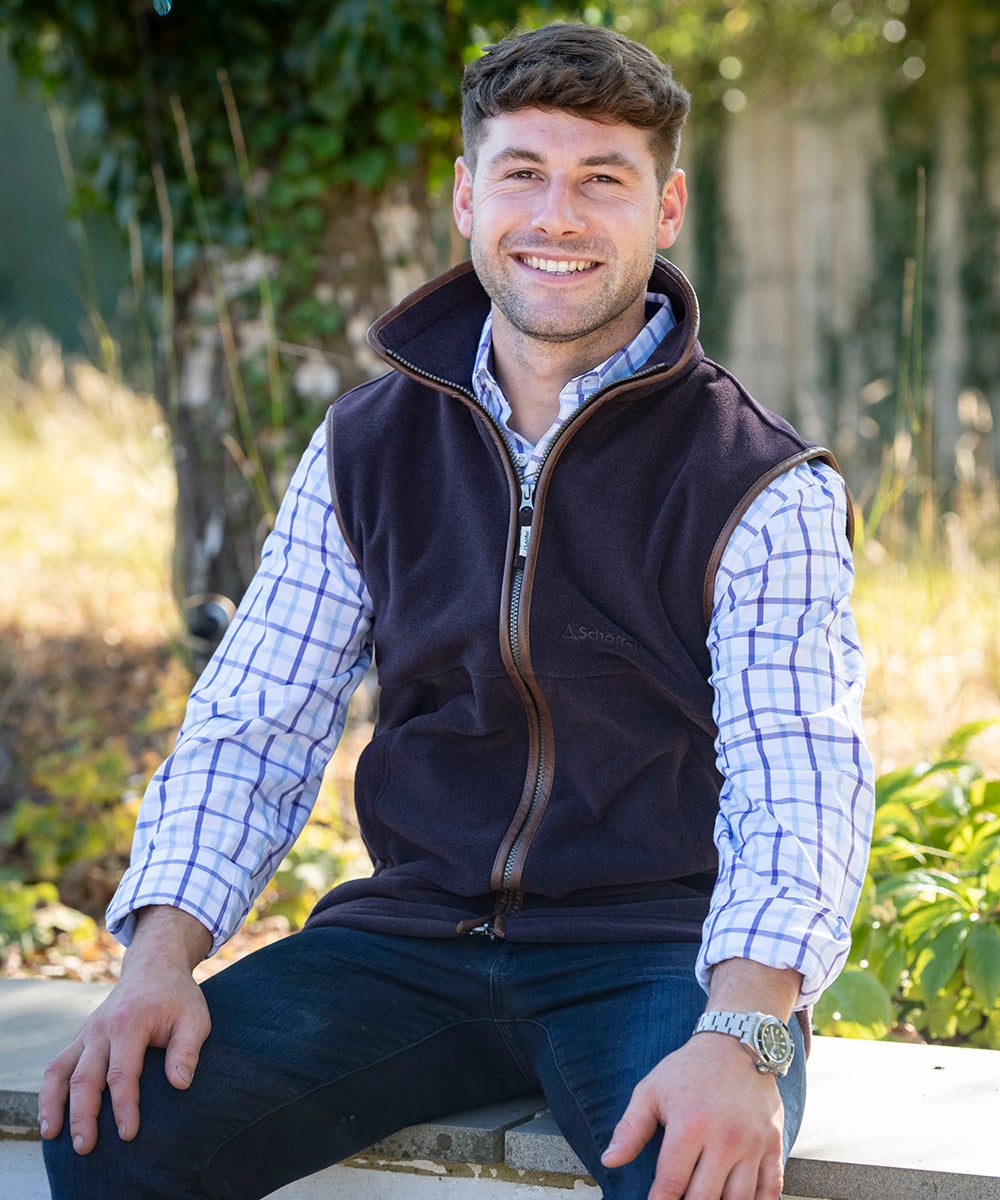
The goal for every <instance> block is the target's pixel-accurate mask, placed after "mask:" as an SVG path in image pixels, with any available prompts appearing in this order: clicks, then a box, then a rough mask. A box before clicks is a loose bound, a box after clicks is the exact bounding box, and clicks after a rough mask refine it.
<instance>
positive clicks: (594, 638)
mask: <svg viewBox="0 0 1000 1200" xmlns="http://www.w3.org/2000/svg"><path fill="white" fill-rule="evenodd" d="M563 637H564V638H568V639H569V640H570V641H572V642H596V643H597V644H598V645H600V646H606V647H607V648H608V649H609V650H627V651H629V653H631V654H636V653H638V650H639V646H638V643H636V642H634V641H633V640H632V639H631V638H630V637H626V636H625V634H623V633H610V632H608V631H607V630H605V629H597V628H593V627H591V626H590V625H567V626H566V632H565V633H564V634H563Z"/></svg>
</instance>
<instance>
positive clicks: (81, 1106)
mask: <svg viewBox="0 0 1000 1200" xmlns="http://www.w3.org/2000/svg"><path fill="white" fill-rule="evenodd" d="M107 1078H108V1048H107V1043H106V1042H103V1041H100V1042H90V1043H89V1044H88V1045H86V1046H85V1047H84V1049H83V1053H82V1054H81V1055H80V1061H79V1062H78V1063H77V1064H76V1068H75V1070H74V1071H73V1074H72V1075H71V1076H70V1079H69V1132H70V1137H71V1138H72V1139H73V1149H74V1150H75V1151H76V1152H77V1154H89V1153H90V1151H91V1150H93V1148H94V1146H95V1145H96V1144H97V1117H98V1114H99V1113H100V1111H101V1096H102V1095H103V1093H104V1088H105V1086H106V1083H107Z"/></svg>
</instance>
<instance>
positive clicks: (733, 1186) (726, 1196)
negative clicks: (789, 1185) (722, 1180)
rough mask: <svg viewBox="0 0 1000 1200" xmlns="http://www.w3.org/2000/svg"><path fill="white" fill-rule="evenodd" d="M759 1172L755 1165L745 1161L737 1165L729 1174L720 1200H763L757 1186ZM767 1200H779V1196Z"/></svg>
mask: <svg viewBox="0 0 1000 1200" xmlns="http://www.w3.org/2000/svg"><path fill="white" fill-rule="evenodd" d="M759 1180H760V1172H759V1170H758V1166H757V1164H756V1163H753V1162H750V1161H745V1162H740V1163H737V1164H736V1166H735V1167H733V1169H732V1171H731V1172H730V1173H729V1178H728V1179H727V1180H726V1188H725V1191H724V1192H723V1193H722V1200H764V1197H763V1195H762V1194H761V1193H760V1192H758V1190H757V1186H758V1182H759ZM768 1200H779V1194H778V1193H775V1194H774V1195H773V1196H770V1195H769V1196H768Z"/></svg>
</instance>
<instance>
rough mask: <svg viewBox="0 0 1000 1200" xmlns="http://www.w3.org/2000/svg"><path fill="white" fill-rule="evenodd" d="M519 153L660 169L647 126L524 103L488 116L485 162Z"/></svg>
mask: <svg viewBox="0 0 1000 1200" xmlns="http://www.w3.org/2000/svg"><path fill="white" fill-rule="evenodd" d="M518 156H523V157H524V158H526V159H529V160H530V161H533V162H540V163H552V164H559V165H567V164H580V165H584V166H600V165H602V164H608V163H618V164H620V165H623V166H629V165H630V166H632V167H633V168H634V169H635V170H637V171H639V172H643V173H644V172H645V171H650V172H655V169H656V162H655V159H654V157H653V152H652V150H651V149H650V144H649V134H648V132H647V131H646V130H645V129H639V128H637V127H636V126H635V125H626V124H623V123H622V122H620V121H613V122H605V121H594V120H591V119H590V118H589V117H581V116H578V115H577V114H576V113H572V112H565V111H563V110H561V109H554V110H549V109H539V108H522V109H518V110H517V111H516V112H510V113H500V114H499V115H497V116H495V117H488V118H487V119H486V120H485V121H484V122H483V137H482V140H481V142H480V144H479V150H478V154H477V160H478V165H479V166H481V167H482V166H486V167H489V166H490V164H491V163H501V162H506V161H509V160H510V159H511V158H512V157H518Z"/></svg>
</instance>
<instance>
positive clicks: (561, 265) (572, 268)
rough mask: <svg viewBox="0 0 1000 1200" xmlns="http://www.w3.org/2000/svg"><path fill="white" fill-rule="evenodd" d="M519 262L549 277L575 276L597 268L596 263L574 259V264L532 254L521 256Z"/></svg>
mask: <svg viewBox="0 0 1000 1200" xmlns="http://www.w3.org/2000/svg"><path fill="white" fill-rule="evenodd" d="M517 258H518V261H519V262H522V263H524V265H525V266H527V267H532V268H533V269H534V270H536V271H545V272H546V273H547V274H549V275H573V274H576V273H577V272H579V271H589V270H590V268H591V267H594V266H596V265H597V264H596V263H594V262H584V261H578V260H577V259H573V261H572V262H560V261H558V260H557V259H554V258H535V257H534V255H530V254H519V255H518V256H517Z"/></svg>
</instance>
